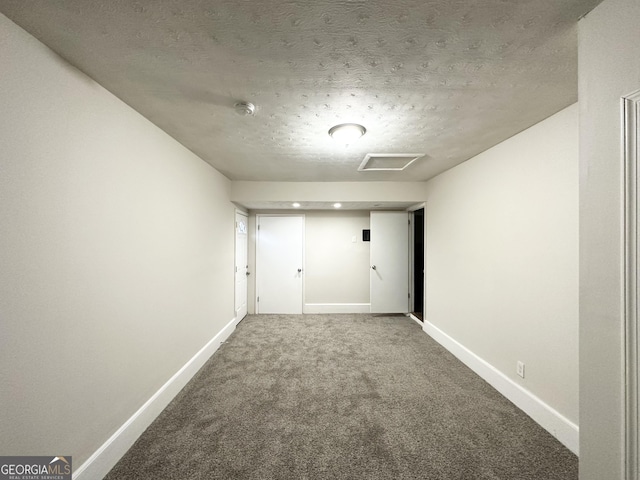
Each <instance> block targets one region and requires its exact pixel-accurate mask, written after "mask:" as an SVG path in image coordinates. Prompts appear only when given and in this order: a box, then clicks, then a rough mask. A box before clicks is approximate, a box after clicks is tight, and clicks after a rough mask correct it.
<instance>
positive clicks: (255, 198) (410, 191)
mask: <svg viewBox="0 0 640 480" xmlns="http://www.w3.org/2000/svg"><path fill="white" fill-rule="evenodd" d="M231 199H232V200H233V201H234V202H238V203H239V204H241V205H249V206H250V205H251V204H252V203H254V202H260V203H263V202H288V203H291V202H343V203H346V202H402V203H406V202H412V203H422V202H423V201H424V182H366V181H363V182H245V181H241V182H233V184H232V186H231ZM261 208H264V207H261Z"/></svg>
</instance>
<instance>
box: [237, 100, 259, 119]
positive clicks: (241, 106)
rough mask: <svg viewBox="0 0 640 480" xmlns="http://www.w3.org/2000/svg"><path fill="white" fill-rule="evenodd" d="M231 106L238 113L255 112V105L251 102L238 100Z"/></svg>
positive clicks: (249, 113) (247, 113) (251, 113)
mask: <svg viewBox="0 0 640 480" xmlns="http://www.w3.org/2000/svg"><path fill="white" fill-rule="evenodd" d="M233 108H234V109H235V110H236V113H237V114H238V115H242V116H245V115H253V114H254V113H255V112H256V106H255V105H254V104H253V103H251V102H238V103H236V104H235V105H234V106H233Z"/></svg>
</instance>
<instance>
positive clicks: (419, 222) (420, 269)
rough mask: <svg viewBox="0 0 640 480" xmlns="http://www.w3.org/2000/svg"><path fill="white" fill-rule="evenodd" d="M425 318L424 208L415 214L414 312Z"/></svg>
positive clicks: (419, 317) (420, 317) (421, 318)
mask: <svg viewBox="0 0 640 480" xmlns="http://www.w3.org/2000/svg"><path fill="white" fill-rule="evenodd" d="M412 313H413V314H414V315H415V316H416V317H417V318H418V319H419V320H420V321H424V320H423V316H424V208H421V209H419V210H416V211H414V212H413V312H412Z"/></svg>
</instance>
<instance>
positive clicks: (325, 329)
mask: <svg viewBox="0 0 640 480" xmlns="http://www.w3.org/2000/svg"><path fill="white" fill-rule="evenodd" d="M105 478H106V479H107V480H128V479H161V480H162V479H166V480H169V479H176V480H178V479H179V480H185V479H225V480H229V479H264V480H268V479H363V480H366V479H433V480H453V479H455V480H463V479H464V480H479V479H487V480H489V479H491V480H528V479H531V480H568V479H577V478H578V460H577V457H576V456H575V455H573V454H572V453H571V452H570V451H569V450H568V449H566V448H565V447H564V446H563V445H562V444H560V443H559V442H558V441H557V440H556V439H554V438H553V437H552V436H551V435H550V434H549V433H547V432H546V431H545V430H544V429H542V428H541V427H540V426H538V425H537V424H536V423H535V422H534V421H533V420H531V419H530V418H529V417H528V416H527V415H526V414H524V413H523V412H522V411H521V410H519V409H518V408H517V407H515V406H514V405H513V404H512V403H511V402H509V401H508V400H507V399H506V398H504V397H503V396H502V395H500V394H499V393H498V392H497V391H496V390H494V389H493V388H492V387H491V386H490V385H489V384H487V383H486V382H484V381H483V380H482V379H481V378H480V377H478V376H477V375H476V374H475V373H473V372H472V371H471V370H469V369H468V368H467V367H466V366H465V365H463V364H462V363H461V362H460V361H458V360H457V359H456V358H455V357H454V356H453V355H451V354H450V353H449V352H447V351H446V350H445V349H444V348H442V347H441V346H440V345H439V344H437V343H436V342H434V341H433V340H432V339H431V338H430V337H429V336H427V335H426V334H424V333H422V332H421V330H420V326H419V325H417V324H416V322H414V321H413V320H411V319H409V318H407V317H402V316H374V315H250V316H248V317H246V318H245V319H244V320H243V321H242V322H241V323H240V324H239V325H238V327H237V328H236V330H235V332H234V333H233V334H232V335H231V337H230V338H229V340H228V341H227V342H226V343H225V344H223V345H222V346H221V347H220V348H219V349H218V351H217V352H216V353H215V354H214V355H213V356H212V357H211V359H209V361H208V362H207V363H206V364H205V365H204V366H203V367H202V369H201V370H200V371H199V372H198V373H197V374H196V375H195V376H194V378H193V379H192V380H191V381H190V382H189V383H188V384H187V386H186V387H185V388H184V389H183V390H182V391H181V392H180V393H179V394H178V395H177V397H176V398H175V399H174V400H173V401H172V402H171V403H170V404H169V406H168V407H167V408H166V409H165V410H164V411H163V413H162V414H161V415H160V416H159V417H158V418H157V419H156V420H155V421H154V422H153V423H152V425H151V426H150V427H149V428H148V429H147V430H146V431H145V432H144V434H143V435H142V436H141V437H140V438H139V439H138V440H137V442H136V443H135V444H134V445H133V447H132V448H131V449H130V450H129V451H128V452H127V454H126V455H125V456H124V457H123V458H122V459H121V460H120V462H119V463H118V464H117V465H116V466H115V467H114V468H113V469H112V470H111V472H110V473H109V474H108V475H107V477H105Z"/></svg>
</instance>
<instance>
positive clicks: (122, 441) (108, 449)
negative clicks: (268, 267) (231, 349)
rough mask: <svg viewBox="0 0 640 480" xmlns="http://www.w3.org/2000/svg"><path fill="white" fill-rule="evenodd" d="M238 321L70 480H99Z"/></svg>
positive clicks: (200, 353)
mask: <svg viewBox="0 0 640 480" xmlns="http://www.w3.org/2000/svg"><path fill="white" fill-rule="evenodd" d="M237 323H238V320H236V319H235V318H234V319H233V320H231V321H230V322H229V323H228V324H227V325H226V326H225V327H224V328H223V329H222V330H221V331H220V332H219V333H218V334H217V335H216V336H215V337H213V338H212V339H211V340H209V342H207V344H206V345H205V346H204V347H202V348H201V349H200V351H199V352H198V353H196V354H195V355H194V356H193V357H192V358H191V359H190V360H189V361H188V362H187V363H186V364H184V366H183V367H182V368H181V369H180V370H178V371H177V372H176V374H175V375H173V376H172V377H171V378H170V379H169V380H168V381H167V382H166V383H165V384H164V385H163V386H162V387H160V389H159V390H158V391H157V392H156V393H154V394H153V396H152V397H151V398H150V399H149V400H147V401H146V402H145V404H144V405H142V406H141V407H140V408H139V409H138V411H137V412H136V413H134V414H133V415H132V416H131V418H129V419H128V420H127V421H126V422H125V423H124V424H123V425H122V426H121V427H120V428H119V429H118V430H117V431H116V433H114V434H113V435H112V436H111V438H109V439H108V440H107V441H106V442H104V443H103V444H102V446H101V447H100V448H98V450H96V451H95V452H94V453H93V455H91V457H89V458H88V459H87V461H86V462H84V463H83V464H82V465H80V467H79V468H78V469H76V470H75V471H74V472H73V479H74V480H97V479H101V478H103V477H104V476H105V475H106V474H107V473H109V470H111V469H112V468H113V467H114V466H115V464H116V463H118V460H120V458H122V456H123V455H124V454H125V453H126V452H127V450H129V448H131V446H132V445H133V444H134V442H135V441H136V440H137V439H138V437H139V436H140V435H142V433H143V432H144V431H145V430H146V428H147V427H148V426H149V425H151V422H153V421H154V420H155V419H156V417H157V416H158V415H160V413H161V412H162V410H164V409H165V407H166V406H167V405H169V402H171V400H173V398H174V397H175V396H176V395H177V394H178V392H180V390H182V388H183V387H184V386H185V385H186V384H187V382H189V380H191V378H192V377H193V376H194V375H195V374H196V373H197V372H198V370H200V368H201V367H202V366H203V365H204V364H205V362H206V361H207V360H208V359H209V357H211V355H213V354H214V353H215V351H216V350H218V348H219V347H220V345H221V344H222V343H223V342H224V341H225V340H226V339H227V338H229V335H231V333H233V330H234V329H235V328H236V324H237Z"/></svg>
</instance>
